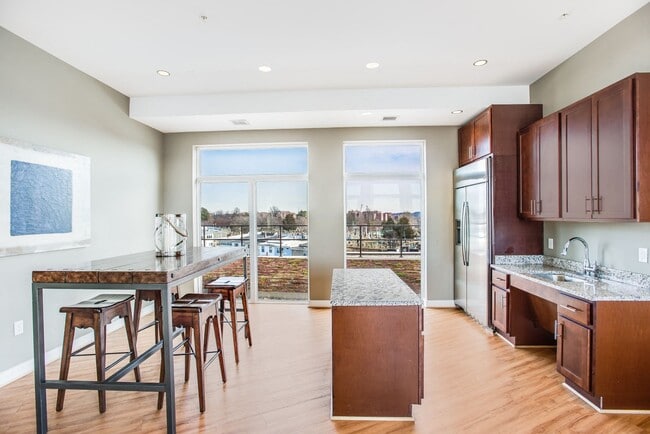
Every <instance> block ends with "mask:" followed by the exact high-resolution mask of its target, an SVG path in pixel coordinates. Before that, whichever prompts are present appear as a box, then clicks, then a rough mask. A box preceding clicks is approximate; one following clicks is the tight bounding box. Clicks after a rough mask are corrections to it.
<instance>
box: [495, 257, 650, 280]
mask: <svg viewBox="0 0 650 434" xmlns="http://www.w3.org/2000/svg"><path fill="white" fill-rule="evenodd" d="M494 264H495V265H527V264H544V265H549V266H552V267H557V268H562V269H564V270H568V271H571V272H573V273H576V274H582V269H583V264H582V262H579V261H572V260H570V259H560V258H556V257H554V256H543V255H497V256H495V257H494ZM598 277H599V278H601V279H605V280H612V281H615V282H621V283H626V284H628V285H635V286H640V287H643V288H650V275H647V274H643V273H636V272H633V271H624V270H617V269H614V268H608V267H604V266H602V265H599V266H598Z"/></svg>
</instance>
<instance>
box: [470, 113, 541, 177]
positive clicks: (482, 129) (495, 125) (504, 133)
mask: <svg viewBox="0 0 650 434" xmlns="http://www.w3.org/2000/svg"><path fill="white" fill-rule="evenodd" d="M541 117H542V106H541V105H540V104H512V105H506V104H504V105H491V106H490V107H488V108H487V109H485V110H484V111H482V112H481V113H479V114H478V115H477V116H476V117H475V118H474V119H472V120H471V121H469V122H468V123H466V124H465V125H463V126H461V127H460V128H459V129H458V165H459V166H463V165H465V164H467V163H471V162H472V161H475V160H478V159H479V158H483V157H485V156H486V155H489V154H494V155H495V156H497V155H501V156H505V155H516V153H517V145H516V133H517V131H518V130H519V129H520V128H523V127H525V126H526V125H529V124H530V123H531V122H534V121H536V120H537V119H539V118H541Z"/></svg>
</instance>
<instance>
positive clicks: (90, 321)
mask: <svg viewBox="0 0 650 434" xmlns="http://www.w3.org/2000/svg"><path fill="white" fill-rule="evenodd" d="M132 299H133V296H132V295H129V294H101V295H97V296H95V297H93V298H91V299H89V300H84V301H81V302H79V303H77V304H74V305H71V306H63V307H61V308H60V309H59V311H60V312H61V313H65V314H66V319H65V331H64V334H63V348H62V354H61V369H60V371H59V380H63V381H65V380H67V379H68V373H69V369H70V358H71V357H72V356H75V355H78V353H80V352H81V351H83V350H85V349H86V348H88V347H89V346H91V345H93V344H90V345H87V346H85V347H83V348H80V349H78V350H77V351H75V352H73V351H72V345H73V343H74V334H75V328H92V329H93V331H94V334H95V342H94V346H95V368H96V371H97V381H99V382H101V381H104V380H105V379H106V370H107V369H110V368H111V367H113V366H114V365H115V364H117V363H118V362H120V361H121V360H122V359H124V358H125V357H126V356H129V357H130V360H134V359H135V358H136V357H137V350H136V347H135V330H134V327H133V323H132V322H131V303H130V302H131V300H132ZM115 317H120V318H124V329H125V331H126V337H127V341H128V343H129V351H128V352H126V353H122V357H121V358H119V359H118V360H117V361H115V362H114V363H112V364H111V365H110V366H108V367H106V354H107V353H106V326H107V325H108V324H110V323H111V321H113V319H114V318H115ZM134 374H135V379H136V381H140V368H138V367H136V368H134ZM98 394H99V412H100V413H104V412H105V411H106V391H105V390H99V391H98ZM64 400H65V389H59V390H58V392H57V399H56V410H57V411H61V410H62V409H63V402H64Z"/></svg>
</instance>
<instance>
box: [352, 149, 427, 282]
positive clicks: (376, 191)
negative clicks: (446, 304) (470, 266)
mask: <svg viewBox="0 0 650 434" xmlns="http://www.w3.org/2000/svg"><path fill="white" fill-rule="evenodd" d="M344 160H345V161H344V168H345V171H344V172H345V174H344V176H345V183H344V184H345V216H346V258H345V259H346V261H345V263H346V267H348V268H391V269H392V270H393V271H395V273H396V274H397V275H398V276H399V277H400V278H402V280H404V281H405V282H406V283H407V284H408V285H409V286H410V287H411V288H412V289H413V290H414V291H415V292H416V293H418V294H420V293H421V292H422V285H421V282H423V278H422V275H423V270H422V266H421V263H422V251H423V246H424V231H423V223H424V215H423V212H422V211H423V210H424V209H425V204H424V199H425V194H424V142H422V141H403V142H347V143H345V144H344Z"/></svg>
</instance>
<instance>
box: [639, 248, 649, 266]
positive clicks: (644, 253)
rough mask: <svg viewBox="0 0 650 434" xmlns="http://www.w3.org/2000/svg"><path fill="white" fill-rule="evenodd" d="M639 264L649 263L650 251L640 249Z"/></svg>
mask: <svg viewBox="0 0 650 434" xmlns="http://www.w3.org/2000/svg"><path fill="white" fill-rule="evenodd" d="M639 262H643V263H646V264H647V263H648V249H646V248H645V247H639Z"/></svg>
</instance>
